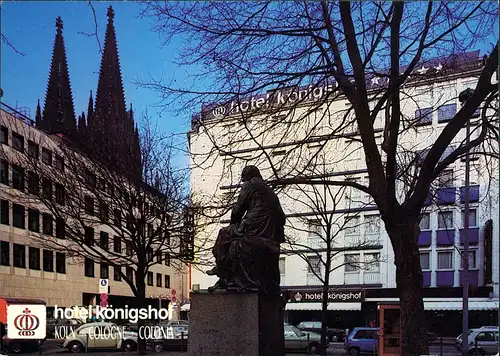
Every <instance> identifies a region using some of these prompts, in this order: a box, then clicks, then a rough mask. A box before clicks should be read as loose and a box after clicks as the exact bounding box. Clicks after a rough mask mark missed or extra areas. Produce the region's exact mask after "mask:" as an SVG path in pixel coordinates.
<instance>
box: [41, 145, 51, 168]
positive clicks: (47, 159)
mask: <svg viewBox="0 0 500 356" xmlns="http://www.w3.org/2000/svg"><path fill="white" fill-rule="evenodd" d="M42 162H43V163H45V164H48V165H49V166H52V151H50V150H48V149H46V148H42Z"/></svg>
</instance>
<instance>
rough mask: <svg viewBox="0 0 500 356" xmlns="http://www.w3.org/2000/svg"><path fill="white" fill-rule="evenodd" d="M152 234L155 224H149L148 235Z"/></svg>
mask: <svg viewBox="0 0 500 356" xmlns="http://www.w3.org/2000/svg"><path fill="white" fill-rule="evenodd" d="M152 236H153V225H152V224H148V237H152Z"/></svg>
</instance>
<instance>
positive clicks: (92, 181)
mask: <svg viewBox="0 0 500 356" xmlns="http://www.w3.org/2000/svg"><path fill="white" fill-rule="evenodd" d="M85 182H86V183H87V184H88V186H89V187H91V188H95V187H96V184H97V178H96V175H95V174H93V173H92V172H90V171H88V172H87V174H86V177H85Z"/></svg>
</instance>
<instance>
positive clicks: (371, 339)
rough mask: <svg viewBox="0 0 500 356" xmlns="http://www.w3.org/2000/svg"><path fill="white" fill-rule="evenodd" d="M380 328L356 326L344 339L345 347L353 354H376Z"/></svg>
mask: <svg viewBox="0 0 500 356" xmlns="http://www.w3.org/2000/svg"><path fill="white" fill-rule="evenodd" d="M379 331H380V329H379V328H365V327H363V328H354V329H352V331H351V332H350V333H349V335H348V336H347V337H346V339H345V341H344V349H345V350H346V351H347V353H348V354H349V355H351V356H358V355H360V354H363V353H370V354H374V353H375V354H376V353H377V348H378V336H379Z"/></svg>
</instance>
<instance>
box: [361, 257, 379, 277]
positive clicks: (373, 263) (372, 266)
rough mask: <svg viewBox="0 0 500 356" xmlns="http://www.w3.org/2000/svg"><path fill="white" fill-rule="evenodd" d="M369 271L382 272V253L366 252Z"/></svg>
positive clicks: (367, 269)
mask: <svg viewBox="0 0 500 356" xmlns="http://www.w3.org/2000/svg"><path fill="white" fill-rule="evenodd" d="M364 257H365V264H366V271H367V272H380V253H365V255H364Z"/></svg>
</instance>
